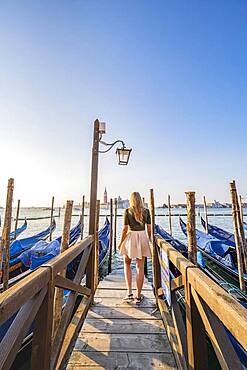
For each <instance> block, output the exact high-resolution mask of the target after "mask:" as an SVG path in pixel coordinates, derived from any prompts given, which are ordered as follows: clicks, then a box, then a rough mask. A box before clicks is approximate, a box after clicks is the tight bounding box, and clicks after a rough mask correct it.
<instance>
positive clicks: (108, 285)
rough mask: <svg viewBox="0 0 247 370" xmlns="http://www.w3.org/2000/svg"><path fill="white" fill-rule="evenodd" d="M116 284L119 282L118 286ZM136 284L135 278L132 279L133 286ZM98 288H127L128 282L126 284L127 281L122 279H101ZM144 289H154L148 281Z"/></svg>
mask: <svg viewBox="0 0 247 370" xmlns="http://www.w3.org/2000/svg"><path fill="white" fill-rule="evenodd" d="M116 284H117V286H116ZM135 285H136V283H135V279H133V280H132V287H133V288H135ZM98 288H99V289H101V288H102V289H109V290H110V289H112V288H114V289H125V290H126V284H125V281H123V280H120V281H119V282H117V281H109V280H106V281H101V282H100V283H99V285H98ZM143 289H145V290H150V291H152V290H153V288H152V287H151V285H150V284H149V283H147V282H144V284H143Z"/></svg>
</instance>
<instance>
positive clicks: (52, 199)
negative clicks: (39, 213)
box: [49, 197, 54, 242]
mask: <svg viewBox="0 0 247 370" xmlns="http://www.w3.org/2000/svg"><path fill="white" fill-rule="evenodd" d="M53 212H54V197H52V198H51V217H50V237H49V239H50V242H51V241H52V226H53Z"/></svg>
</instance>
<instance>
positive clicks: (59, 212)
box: [58, 207, 61, 217]
mask: <svg viewBox="0 0 247 370" xmlns="http://www.w3.org/2000/svg"><path fill="white" fill-rule="evenodd" d="M60 216H61V207H59V208H58V217H60Z"/></svg>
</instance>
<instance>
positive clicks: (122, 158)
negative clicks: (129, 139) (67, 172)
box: [86, 119, 132, 290]
mask: <svg viewBox="0 0 247 370" xmlns="http://www.w3.org/2000/svg"><path fill="white" fill-rule="evenodd" d="M105 132H106V124H105V122H100V121H99V120H98V119H96V120H95V121H94V133H93V148H92V167H91V188H90V208H89V235H94V233H95V212H96V201H97V185H98V162H99V153H107V152H109V151H110V150H111V149H112V148H113V146H114V145H116V144H117V143H121V147H119V148H117V150H116V154H117V156H118V164H119V165H127V164H128V162H129V157H130V153H131V150H132V149H127V148H126V147H125V144H124V142H123V141H122V140H116V141H115V142H114V143H111V144H109V143H106V142H104V141H103V140H102V136H103V134H105ZM99 144H103V145H104V146H107V147H108V148H107V149H106V150H99ZM94 255H95V249H94V248H92V250H91V253H90V257H89V260H88V264H87V274H86V286H87V287H88V288H89V289H92V290H93V289H94V273H95V265H94Z"/></svg>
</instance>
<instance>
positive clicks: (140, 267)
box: [136, 257, 145, 298]
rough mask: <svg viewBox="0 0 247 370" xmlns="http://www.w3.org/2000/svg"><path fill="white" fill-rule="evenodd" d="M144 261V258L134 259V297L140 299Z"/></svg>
mask: <svg viewBox="0 0 247 370" xmlns="http://www.w3.org/2000/svg"><path fill="white" fill-rule="evenodd" d="M144 260H145V257H142V259H140V258H137V259H136V289H137V292H136V297H137V298H140V296H141V292H142V287H143V281H144Z"/></svg>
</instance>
